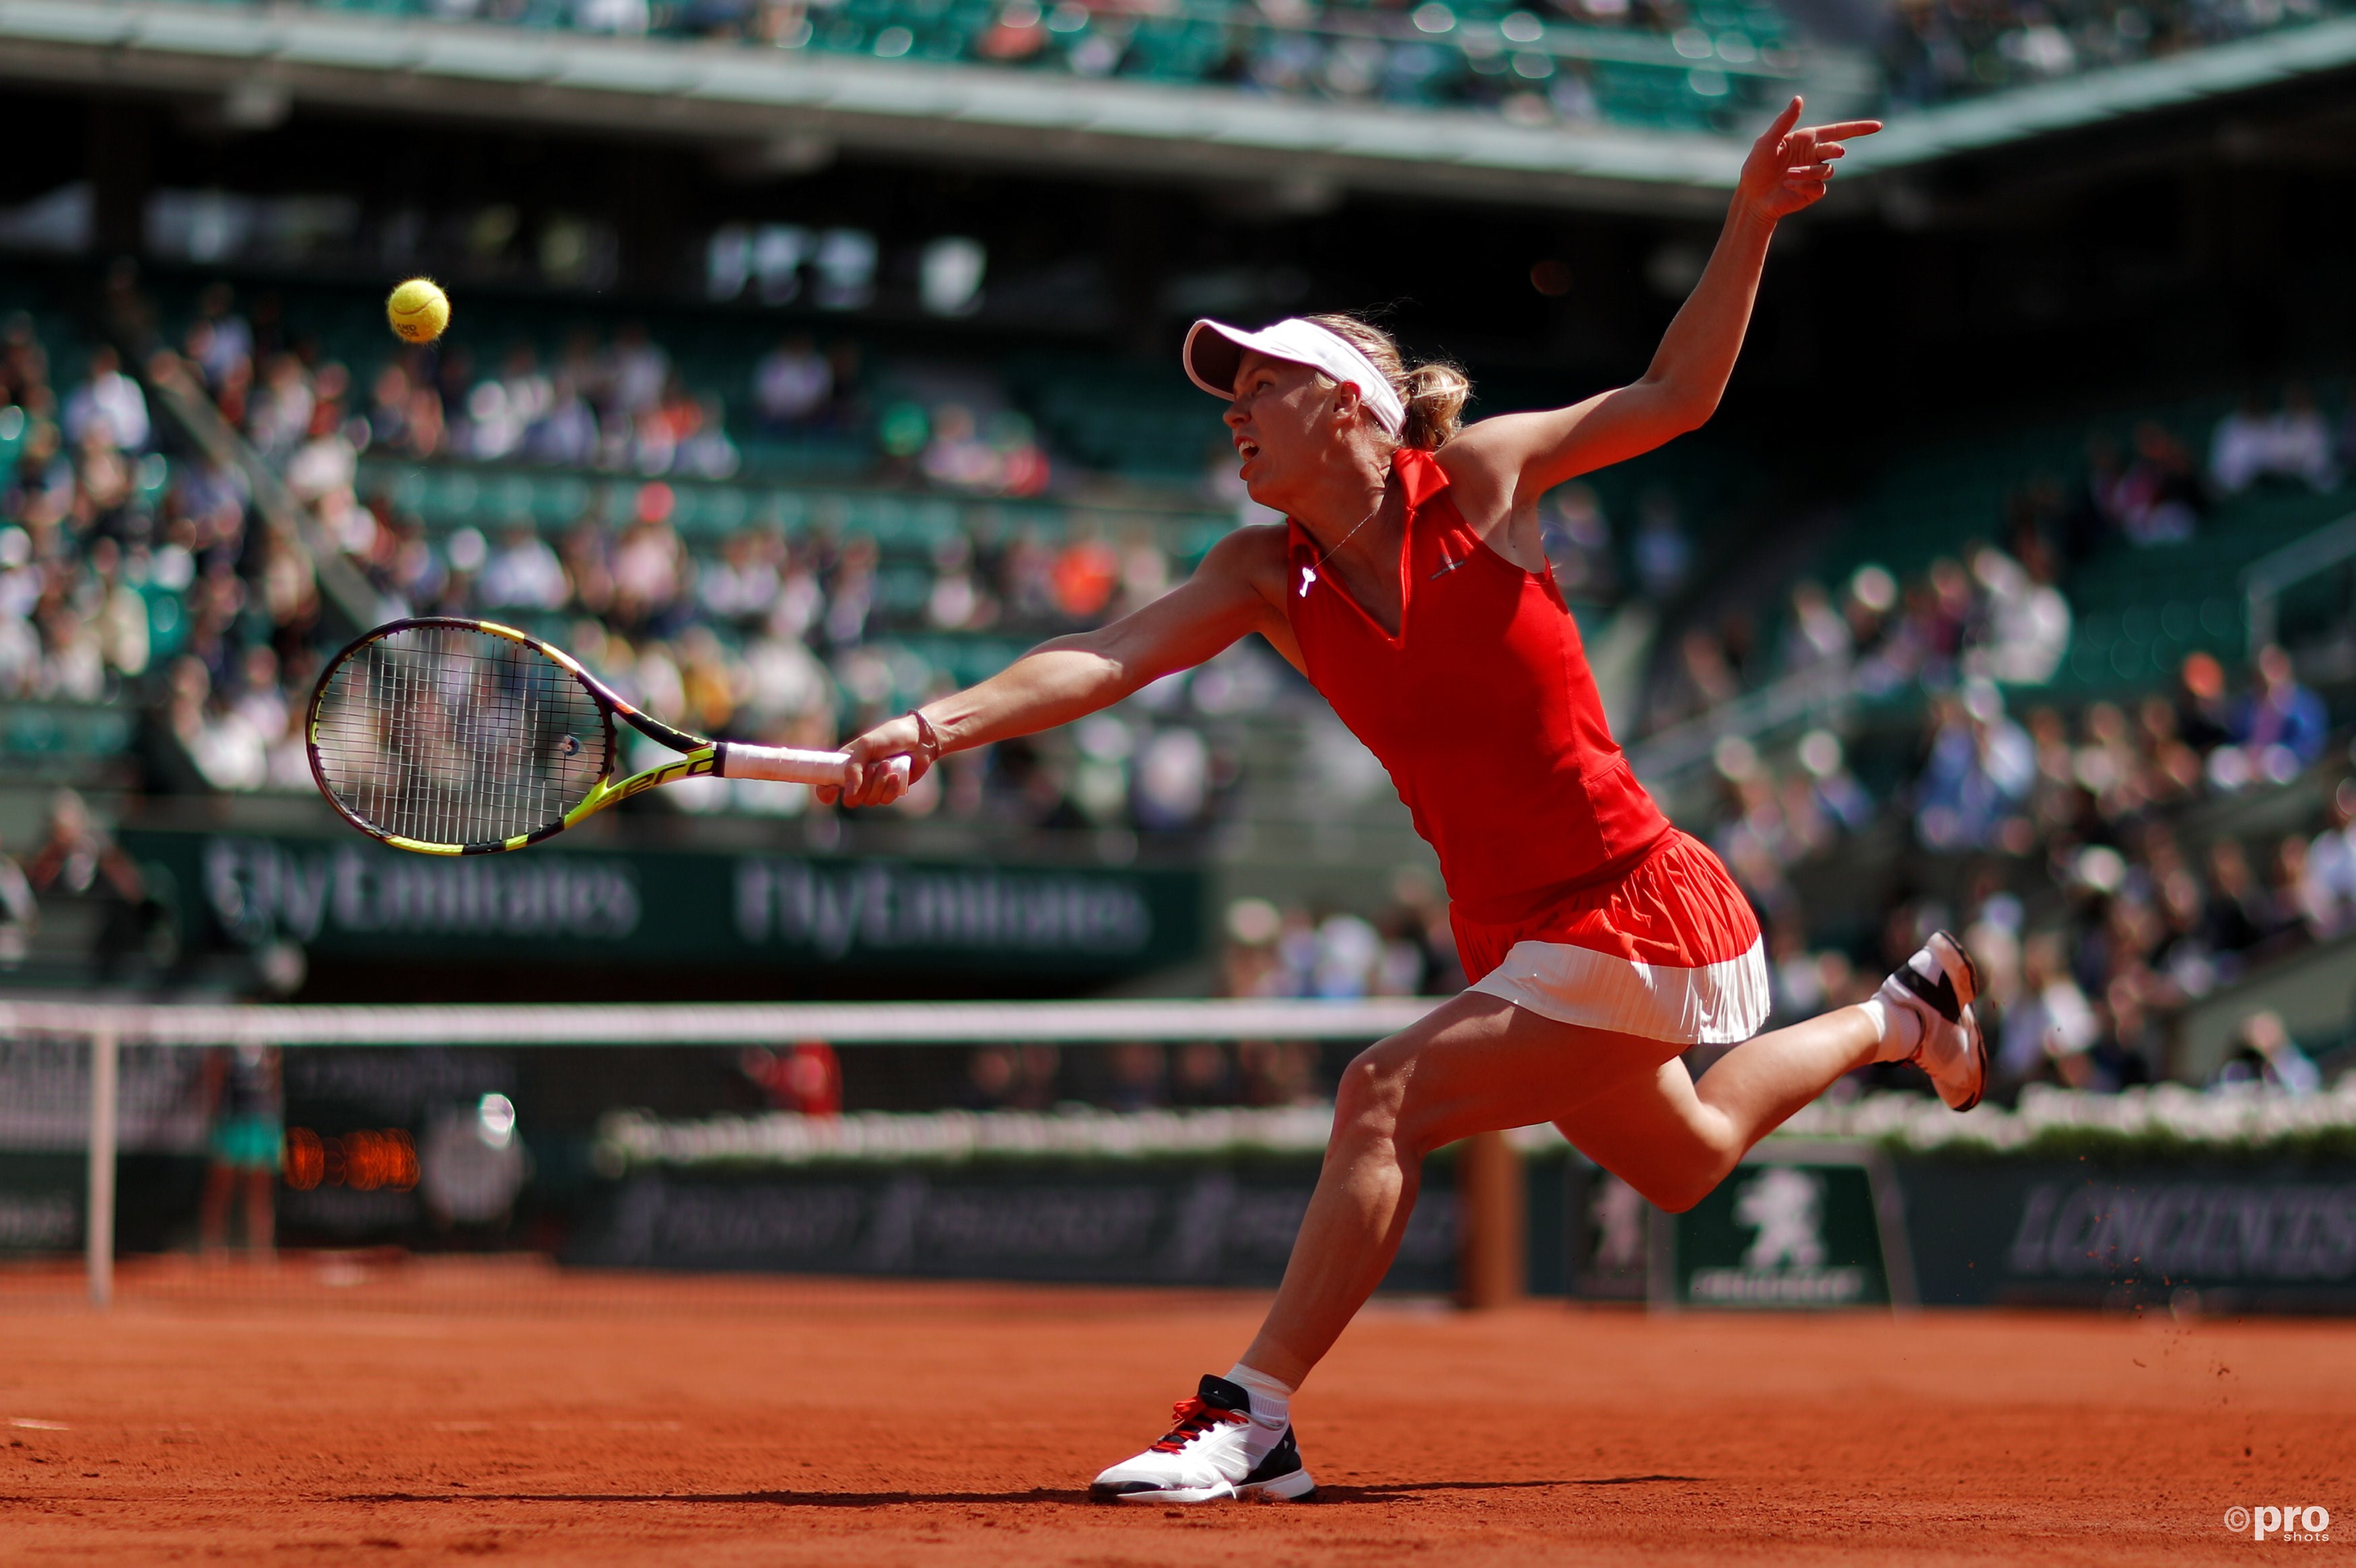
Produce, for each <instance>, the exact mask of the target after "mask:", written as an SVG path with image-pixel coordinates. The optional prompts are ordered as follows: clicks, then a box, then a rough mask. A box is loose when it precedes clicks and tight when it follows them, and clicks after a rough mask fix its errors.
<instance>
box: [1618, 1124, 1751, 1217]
mask: <svg viewBox="0 0 2356 1568" xmlns="http://www.w3.org/2000/svg"><path fill="white" fill-rule="evenodd" d="M1742 1153H1743V1151H1742V1150H1741V1149H1740V1148H1739V1147H1734V1146H1733V1145H1731V1144H1727V1145H1725V1146H1723V1147H1721V1146H1720V1145H1719V1144H1718V1143H1716V1142H1714V1141H1711V1140H1698V1141H1697V1143H1696V1144H1695V1146H1694V1147H1693V1149H1692V1150H1691V1151H1690V1154H1689V1156H1688V1157H1687V1158H1685V1159H1682V1160H1678V1161H1676V1163H1675V1164H1674V1165H1668V1166H1664V1167H1663V1168H1660V1169H1657V1170H1652V1171H1646V1172H1644V1174H1643V1175H1642V1176H1622V1178H1621V1179H1622V1180H1623V1181H1625V1182H1627V1183H1628V1185H1629V1186H1631V1187H1633V1188H1634V1189H1636V1190H1637V1191H1638V1192H1640V1193H1642V1194H1644V1201H1646V1202H1647V1203H1650V1204H1652V1205H1653V1207H1655V1209H1660V1210H1665V1211H1667V1212H1669V1213H1671V1214H1682V1213H1684V1212H1685V1211H1687V1210H1688V1209H1690V1208H1692V1207H1693V1206H1694V1205H1695V1204H1697V1203H1699V1202H1700V1201H1701V1200H1703V1199H1705V1198H1707V1197H1708V1196H1709V1195H1710V1194H1711V1193H1712V1192H1715V1191H1716V1190H1718V1184H1719V1182H1721V1181H1723V1180H1725V1179H1726V1177H1727V1173H1728V1172H1730V1171H1731V1170H1732V1169H1733V1168H1734V1167H1735V1165H1736V1164H1737V1163H1738V1162H1739V1161H1740V1159H1741V1157H1742Z"/></svg>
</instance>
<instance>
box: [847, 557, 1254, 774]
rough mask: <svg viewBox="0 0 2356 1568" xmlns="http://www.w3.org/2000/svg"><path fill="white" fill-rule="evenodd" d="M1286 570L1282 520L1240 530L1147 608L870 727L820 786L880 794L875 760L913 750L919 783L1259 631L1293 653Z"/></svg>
mask: <svg viewBox="0 0 2356 1568" xmlns="http://www.w3.org/2000/svg"><path fill="white" fill-rule="evenodd" d="M1283 569H1284V531H1283V530H1282V529H1281V528H1239V529H1237V531H1236V532H1234V533H1232V534H1229V535H1228V536H1227V537H1226V539H1221V540H1220V541H1219V542H1218V543H1217V544H1215V545H1214V546H1213V547H1212V548H1211V552H1210V553H1209V554H1208V555H1206V556H1205V557H1204V558H1203V564H1202V565H1201V566H1199V567H1197V568H1196V569H1195V570H1194V575H1193V576H1192V577H1189V578H1188V579H1187V580H1186V581H1184V582H1183V583H1181V584H1180V585H1179V586H1178V587H1176V588H1174V589H1173V590H1171V591H1170V592H1167V593H1165V594H1163V595H1162V597H1161V598H1159V599H1156V600H1155V601H1154V602H1153V603H1151V604H1148V605H1146V606H1144V607H1143V608H1142V609H1140V610H1137V611H1135V612H1133V613H1130V614H1127V615H1124V616H1122V617H1121V618H1120V619H1119V620H1118V621H1115V622H1114V623H1112V624H1110V625H1108V626H1100V627H1098V629H1097V630H1095V631H1092V632H1080V633H1076V634H1074V635H1071V636H1068V637H1056V638H1055V639H1053V640H1051V641H1049V642H1044V643H1042V644H1040V645H1038V646H1037V647H1035V648H1033V649H1032V650H1031V651H1030V652H1029V653H1027V654H1025V655H1023V656H1022V657H1021V658H1019V659H1016V660H1015V661H1014V662H1013V663H1012V664H1011V665H1008V666H1007V667H1005V668H1004V669H1002V670H1000V671H999V672H998V673H997V674H996V675H994V676H991V677H990V678H989V679H988V680H985V681H982V682H981V683H980V684H979V685H976V686H969V687H968V688H966V689H965V690H963V691H959V692H953V693H951V694H950V695H949V696H947V697H942V698H936V699H934V700H932V701H930V702H927V703H926V704H925V705H924V706H923V707H921V708H919V709H916V712H915V713H908V714H903V715H901V716H900V717H899V718H897V719H893V720H886V721H885V722H883V723H882V724H878V725H877V726H876V727H875V728H874V729H873V730H870V731H867V733H865V734H864V735H862V736H860V737H859V738H858V739H857V740H855V741H851V743H850V744H849V745H847V746H845V747H844V748H843V751H844V752H846V753H848V754H849V755H850V757H851V760H852V761H853V762H854V763H857V764H858V766H859V772H858V773H857V775H856V779H855V782H853V783H851V784H847V785H845V786H843V787H842V788H841V789H840V790H837V789H834V788H830V787H821V788H820V789H819V792H818V794H819V799H820V800H823V801H827V802H832V801H834V800H835V799H837V798H838V797H839V798H840V799H841V801H842V802H843V804H844V805H879V804H882V802H883V794H884V791H885V789H886V784H885V780H884V775H883V773H882V771H881V770H880V769H877V768H874V767H873V766H871V765H870V764H873V763H881V762H884V761H887V760H889V759H891V758H893V757H906V758H907V759H908V760H909V762H908V766H909V782H910V783H911V784H913V783H915V782H916V780H917V779H920V778H922V777H923V776H924V775H925V772H926V769H928V768H929V767H931V765H932V764H933V763H934V762H935V761H936V760H937V759H938V758H939V757H940V756H941V755H942V754H943V753H945V752H962V751H965V750H967V749H968V748H969V747H973V746H984V745H988V744H989V743H990V742H991V741H1003V740H1006V739H1009V738H1010V737H1012V736H1015V735H1028V734H1031V733H1033V732H1034V731H1040V730H1051V729H1053V728H1055V726H1056V725H1058V724H1067V723H1069V722H1071V721H1072V720H1075V719H1078V718H1081V717H1083V716H1085V715H1087V714H1090V713H1093V712H1095V711H1096V710H1097V709H1099V708H1108V707H1110V706H1111V705H1112V704H1114V703H1116V702H1119V700H1120V699H1122V698H1124V697H1127V696H1128V695H1129V694H1130V693H1131V692H1133V691H1135V690H1137V689H1138V688H1141V687H1143V686H1146V685H1148V684H1150V683H1151V682H1153V681H1156V680H1159V679H1160V678H1161V677H1163V676H1165V675H1169V674H1171V673H1173V671H1176V670H1182V669H1187V668H1191V667H1194V666H1195V665H1198V664H1201V663H1202V662H1203V661H1204V660H1205V659H1207V658H1209V657H1211V656H1213V655H1215V654H1216V653H1218V652H1219V651H1220V650H1221V649H1223V648H1225V647H1226V646H1227V645H1229V644H1231V643H1233V642H1236V641H1237V639H1239V638H1241V637H1243V636H1245V635H1248V634H1249V633H1252V632H1259V633H1262V634H1264V635H1267V636H1268V637H1269V641H1271V642H1273V643H1275V644H1276V645H1277V646H1278V647H1279V648H1280V650H1282V651H1284V652H1285V653H1286V655H1287V656H1288V657H1290V650H1291V633H1290V627H1289V625H1288V624H1287V623H1286V621H1285V618H1284V613H1283V611H1282V610H1281V609H1280V608H1278V605H1279V604H1280V597H1279V596H1280V594H1281V593H1282V592H1283V588H1282V578H1283ZM918 714H921V715H922V716H923V721H922V722H919V721H918V719H917V715H918ZM927 730H929V731H930V734H929V736H928V735H927V734H926V731H927Z"/></svg>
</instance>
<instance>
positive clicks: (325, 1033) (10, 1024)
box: [0, 997, 1438, 1045]
mask: <svg viewBox="0 0 2356 1568" xmlns="http://www.w3.org/2000/svg"><path fill="white" fill-rule="evenodd" d="M1437 1005H1438V998H1435V997H1380V998H1376V999H1372V1000H1366V1001H1350V1002H1324V1001H1296V1000H1274V1001H1261V1000H1249V999H1246V1000H1216V1001H1202V1000H1144V1001H1085V1002H744V1003H697V1004H686V1005H680V1006H652V1005H623V1004H613V1003H584V1004H580V1005H569V1006H509V1007H499V1006H481V1007H265V1006H248V1007H237V1006H200V1005H173V1004H161V1003H159V1004H152V1005H151V1004H140V1003H123V1004H102V1003H89V1002H53V1001H26V1000H13V1001H0V1037H5V1036H16V1035H31V1034H48V1035H78V1036H81V1037H85V1038H99V1037H105V1038H109V1039H112V1040H117V1041H119V1042H121V1043H123V1044H126V1045H128V1044H148V1045H760V1044H770V1043H774V1042H776V1041H778V1040H825V1041H827V1042H829V1043H830V1044H833V1045H894V1044H901V1045H917V1044H933V1043H941V1042H952V1043H971V1044H990V1043H1000V1042H1010V1041H1023V1042H1028V1041H1048V1042H1055V1041H1081V1040H1160V1041H1170V1040H1375V1039H1378V1038H1380V1037H1382V1036H1384V1035H1387V1034H1395V1033H1397V1032H1398V1030H1400V1029H1405V1028H1406V1027H1407V1026H1408V1025H1409V1024H1411V1023H1413V1022H1415V1020H1416V1019H1419V1018H1421V1017H1422V1016H1423V1015H1424V1014H1426V1013H1428V1012H1430V1010H1431V1009H1432V1008H1434V1007H1435V1006H1437Z"/></svg>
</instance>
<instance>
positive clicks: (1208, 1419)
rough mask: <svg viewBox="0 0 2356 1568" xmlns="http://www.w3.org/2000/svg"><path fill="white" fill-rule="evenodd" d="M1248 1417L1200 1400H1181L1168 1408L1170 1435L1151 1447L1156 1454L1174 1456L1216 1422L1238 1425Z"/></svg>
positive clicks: (1248, 1417)
mask: <svg viewBox="0 0 2356 1568" xmlns="http://www.w3.org/2000/svg"><path fill="white" fill-rule="evenodd" d="M1250 1419H1251V1417H1250V1416H1248V1415H1245V1414H1242V1413H1239V1412H1237V1411H1232V1410H1221V1409H1219V1408H1217V1407H1216V1406H1215V1405H1208V1404H1205V1403H1203V1402H1202V1401H1201V1400H1200V1399H1182V1400H1180V1401H1179V1402H1178V1403H1176V1404H1173V1405H1172V1406H1171V1407H1170V1435H1169V1436H1167V1437H1164V1438H1163V1439H1162V1441H1161V1442H1159V1443H1156V1444H1155V1445H1153V1449H1152V1451H1153V1452H1154V1453H1156V1454H1175V1453H1176V1452H1178V1450H1179V1449H1181V1448H1183V1447H1184V1446H1186V1445H1187V1444H1189V1443H1191V1442H1193V1441H1194V1439H1195V1438H1197V1437H1200V1436H1201V1435H1203V1434H1204V1433H1205V1432H1207V1431H1209V1430H1210V1429H1211V1427H1212V1425H1213V1424H1215V1423H1217V1422H1222V1421H1224V1422H1227V1423H1229V1424H1235V1425H1240V1424H1243V1423H1244V1422H1247V1421H1249V1420H1250Z"/></svg>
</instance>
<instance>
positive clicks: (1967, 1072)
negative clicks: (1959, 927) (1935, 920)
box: [1877, 931, 1988, 1111]
mask: <svg viewBox="0 0 2356 1568" xmlns="http://www.w3.org/2000/svg"><path fill="white" fill-rule="evenodd" d="M1877 994H1878V995H1879V997H1880V998H1881V1002H1882V1005H1883V1006H1884V1007H1886V1008H1891V1009H1893V1010H1894V1009H1896V1008H1905V1009H1906V1010H1907V1011H1908V1012H1911V1013H1912V1014H1913V1015H1914V1016H1915V1018H1916V1019H1919V1020H1920V1021H1921V1023H1922V1038H1921V1039H1920V1040H1918V1041H1917V1042H1916V1044H1915V1047H1914V1051H1913V1054H1912V1055H1911V1056H1909V1057H1907V1058H1906V1060H1907V1061H1911V1062H1912V1063H1914V1065H1915V1066H1917V1067H1920V1068H1921V1069H1922V1071H1923V1072H1926V1073H1928V1074H1929V1075H1930V1078H1931V1086H1932V1087H1933V1088H1934V1089H1936V1090H1938V1091H1939V1098H1940V1099H1942V1100H1944V1101H1945V1102H1946V1103H1947V1105H1948V1108H1949V1109H1951V1110H1956V1111H1968V1110H1970V1109H1971V1108H1972V1107H1973V1106H1974V1105H1976V1104H1979V1103H1980V1096H1981V1095H1982V1094H1983V1093H1987V1070H1988V1063H1987V1042H1986V1041H1984V1040H1981V1038H1980V1023H1979V1019H1977V1018H1976V1017H1975V1016H1974V1015H1973V1013H1972V1000H1973V998H1974V997H1977V996H1978V995H1979V994H1980V972H1979V966H1978V965H1976V964H1974V963H1973V962H1972V955H1970V954H1968V953H1966V952H1965V951H1964V944H1962V943H1960V942H1958V941H1956V940H1955V939H1954V937H1953V936H1951V935H1949V934H1948V933H1945V932H1944V931H1934V932H1933V933H1931V940H1929V941H1928V942H1925V943H1924V944H1922V949H1921V951H1919V952H1917V953H1916V954H1915V955H1914V956H1913V957H1912V958H1909V959H1908V960H1906V962H1905V963H1904V964H1902V965H1900V966H1899V968H1898V970H1897V971H1896V972H1895V973H1894V974H1892V975H1891V976H1890V978H1888V979H1887V980H1884V981H1883V982H1882V983H1881V989H1880V991H1879V993H1877Z"/></svg>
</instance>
